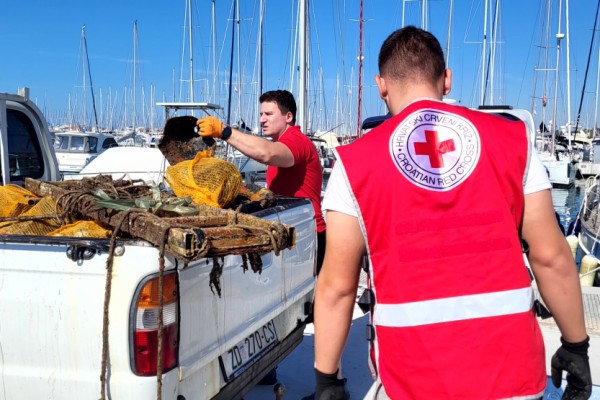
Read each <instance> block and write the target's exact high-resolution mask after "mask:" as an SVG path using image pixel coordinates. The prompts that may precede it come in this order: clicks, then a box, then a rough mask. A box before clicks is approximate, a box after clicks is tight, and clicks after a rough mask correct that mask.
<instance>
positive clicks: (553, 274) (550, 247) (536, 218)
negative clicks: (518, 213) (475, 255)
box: [522, 190, 587, 343]
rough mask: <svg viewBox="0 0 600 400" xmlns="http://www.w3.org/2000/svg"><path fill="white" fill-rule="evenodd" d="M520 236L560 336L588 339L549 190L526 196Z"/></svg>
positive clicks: (573, 340) (575, 279) (570, 260)
mask: <svg viewBox="0 0 600 400" xmlns="http://www.w3.org/2000/svg"><path fill="white" fill-rule="evenodd" d="M522 236H523V239H525V241H526V242H527V243H528V244H529V263H530V264H531V268H532V270H533V274H534V275H535V278H536V282H537V286H538V289H539V291H540V294H541V296H542V299H543V300H544V303H545V304H546V305H547V306H548V309H549V310H550V312H551V313H552V315H553V316H554V320H555V321H556V324H557V325H558V328H559V329H560V332H561V334H562V337H563V339H564V340H566V341H567V342H571V343H578V342H581V341H583V340H585V339H586V338H587V334H586V330H585V323H584V317H583V301H582V296H581V287H580V284H579V274H578V273H577V269H576V266H575V261H574V260H573V255H572V253H571V249H570V248H569V245H568V244H567V241H566V240H565V237H564V236H563V235H562V233H561V232H560V230H559V228H558V224H557V223H556V217H555V215H554V207H553V205H552V197H551V194H550V190H542V191H539V192H535V193H531V194H528V195H526V196H525V212H524V216H523V229H522Z"/></svg>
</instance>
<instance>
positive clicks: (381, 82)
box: [375, 74, 388, 100]
mask: <svg viewBox="0 0 600 400" xmlns="http://www.w3.org/2000/svg"><path fill="white" fill-rule="evenodd" d="M375 83H376V84H377V89H378V90H379V97H381V98H382V99H383V100H385V99H386V98H387V95H388V90H387V84H386V82H385V78H384V77H382V76H380V75H377V74H376V75H375Z"/></svg>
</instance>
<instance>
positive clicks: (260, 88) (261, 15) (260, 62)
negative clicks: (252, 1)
mask: <svg viewBox="0 0 600 400" xmlns="http://www.w3.org/2000/svg"><path fill="white" fill-rule="evenodd" d="M259 7H260V11H259V17H258V96H259V98H260V96H261V95H262V92H263V18H264V8H265V4H264V0H260V5H259ZM256 106H257V107H258V110H257V111H258V112H257V113H256V115H260V104H259V102H258V101H257V102H256ZM257 125H258V132H259V134H261V133H262V126H261V124H260V121H259V122H258V124H257Z"/></svg>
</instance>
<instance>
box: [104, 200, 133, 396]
mask: <svg viewBox="0 0 600 400" xmlns="http://www.w3.org/2000/svg"><path fill="white" fill-rule="evenodd" d="M129 214H130V212H129V211H126V212H124V213H123V216H122V218H121V220H120V221H119V223H118V224H117V226H115V230H114V231H113V233H112V236H111V237H110V245H109V248H108V258H107V259H106V283H105V287H104V310H103V316H102V365H101V370H100V383H101V388H100V399H101V400H105V399H106V372H107V371H106V369H107V366H108V365H107V364H108V363H107V359H108V350H109V345H108V325H109V319H108V310H109V305H110V295H111V289H112V272H113V260H114V256H115V247H116V242H117V235H118V233H119V231H120V230H121V225H122V224H123V222H125V219H126V218H127V217H128V216H129Z"/></svg>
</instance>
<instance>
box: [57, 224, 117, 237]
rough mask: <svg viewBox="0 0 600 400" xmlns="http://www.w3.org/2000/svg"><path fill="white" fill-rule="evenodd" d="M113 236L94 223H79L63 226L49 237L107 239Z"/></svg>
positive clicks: (110, 232)
mask: <svg viewBox="0 0 600 400" xmlns="http://www.w3.org/2000/svg"><path fill="white" fill-rule="evenodd" d="M111 235H112V231H111V230H109V229H106V228H104V227H103V226H102V225H100V224H98V223H96V222H94V221H77V222H75V223H72V224H68V225H65V226H62V227H60V228H58V229H56V230H54V231H52V232H50V233H49V234H48V236H66V237H85V238H97V239H107V238H110V236H111Z"/></svg>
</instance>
